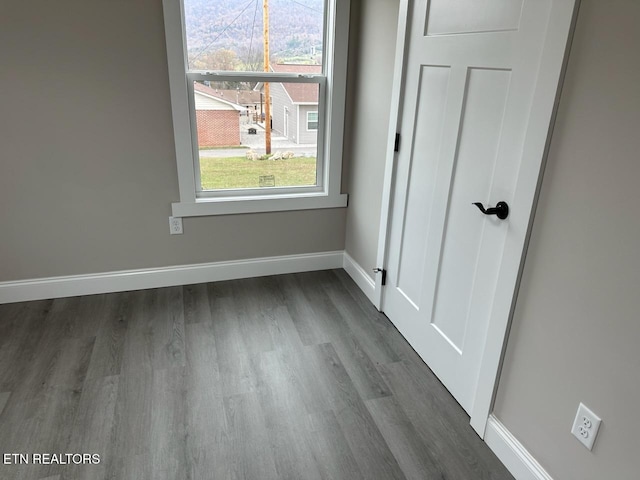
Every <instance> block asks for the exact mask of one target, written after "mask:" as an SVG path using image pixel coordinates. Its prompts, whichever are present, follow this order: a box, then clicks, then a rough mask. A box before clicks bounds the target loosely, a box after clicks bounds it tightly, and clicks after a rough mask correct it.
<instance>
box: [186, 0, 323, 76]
mask: <svg viewBox="0 0 640 480" xmlns="http://www.w3.org/2000/svg"><path fill="white" fill-rule="evenodd" d="M264 3H266V5H267V8H266V10H267V12H268V20H269V21H268V23H267V25H268V38H269V42H268V46H269V59H270V64H271V65H275V64H288V65H321V64H322V57H323V55H322V53H323V43H324V34H323V33H324V17H325V15H324V13H325V12H324V8H325V7H324V6H325V2H324V0H268V2H264ZM184 10H185V27H186V40H187V55H188V68H189V70H223V71H249V72H251V71H253V72H264V71H265V68H264V38H265V33H266V32H265V28H264V25H265V22H264V18H265V15H264V12H265V8H264V4H263V0H249V1H229V0H184ZM292 71H296V70H295V68H293V70H292ZM300 73H304V71H302V72H300Z"/></svg>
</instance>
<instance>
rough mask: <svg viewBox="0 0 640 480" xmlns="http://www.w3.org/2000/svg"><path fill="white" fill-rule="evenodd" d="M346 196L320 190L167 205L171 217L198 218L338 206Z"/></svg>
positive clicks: (208, 199) (344, 205)
mask: <svg viewBox="0 0 640 480" xmlns="http://www.w3.org/2000/svg"><path fill="white" fill-rule="evenodd" d="M348 197H349V196H348V195H347V194H346V193H341V194H337V195H327V194H326V193H324V192H320V193H311V194H303V195H300V194H297V195H291V194H289V195H269V196H252V197H234V198H231V197H225V198H198V199H196V201H195V202H177V203H173V204H172V205H171V207H172V214H173V216H174V217H202V216H210V215H234V214H242V213H263V212H283V211H289V210H312V209H321V208H342V207H346V206H347V200H348Z"/></svg>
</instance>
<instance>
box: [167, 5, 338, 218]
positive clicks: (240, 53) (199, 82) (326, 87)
mask: <svg viewBox="0 0 640 480" xmlns="http://www.w3.org/2000/svg"><path fill="white" fill-rule="evenodd" d="M163 6H164V16H165V31H166V39H167V59H168V64H169V80H170V87H171V105H172V114H173V125H174V137H175V145H176V158H177V166H178V181H179V187H180V201H179V202H177V203H174V204H173V215H174V216H197V215H216V214H229V213H248V212H265V211H277V210H298V209H308V208H331V207H344V206H346V195H344V194H341V193H340V174H341V169H342V166H341V163H342V151H341V149H342V135H343V132H342V130H343V126H344V100H345V88H346V87H345V84H346V53H347V52H346V48H347V39H348V23H349V2H348V1H343V0H295V1H294V0H249V1H247V2H229V1H227V0H163ZM267 40H268V41H267ZM265 45H267V46H265ZM265 59H268V60H265ZM265 66H266V68H265ZM266 99H269V100H268V101H267V100H266ZM285 112H286V113H285ZM305 122H306V125H305Z"/></svg>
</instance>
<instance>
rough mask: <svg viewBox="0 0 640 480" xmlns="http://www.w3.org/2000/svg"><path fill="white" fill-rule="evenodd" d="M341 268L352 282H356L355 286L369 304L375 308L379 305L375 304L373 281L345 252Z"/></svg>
mask: <svg viewBox="0 0 640 480" xmlns="http://www.w3.org/2000/svg"><path fill="white" fill-rule="evenodd" d="M342 268H344V269H345V271H346V272H347V273H348V274H349V276H350V277H351V278H352V279H353V281H354V282H356V285H358V287H360V290H362V291H363V292H364V294H365V295H366V296H367V298H368V299H369V300H370V301H371V303H373V304H374V305H375V306H376V308H377V307H378V306H379V305H377V304H376V302H377V300H376V284H375V283H374V281H373V279H372V278H371V277H370V276H369V275H367V272H366V271H365V269H364V268H362V267H361V266H360V265H359V264H358V263H357V262H356V261H355V260H354V259H353V258H352V257H351V255H349V254H348V253H347V252H344V262H343V263H342Z"/></svg>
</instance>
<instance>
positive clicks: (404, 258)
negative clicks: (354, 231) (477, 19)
mask: <svg viewBox="0 0 640 480" xmlns="http://www.w3.org/2000/svg"><path fill="white" fill-rule="evenodd" d="M419 75H420V86H419V90H420V92H422V95H420V96H419V98H418V101H417V103H416V108H415V114H416V131H418V132H421V135H417V136H416V137H415V141H414V144H413V147H412V148H413V150H414V152H416V153H415V154H416V155H418V156H428V157H433V158H435V157H437V156H438V153H439V151H440V146H441V142H442V132H443V126H444V121H443V119H444V114H445V107H446V103H447V91H448V88H449V76H450V69H449V68H445V67H430V66H424V67H423V68H422V69H421V71H420V74H419ZM437 167H438V165H437V163H430V162H411V167H410V172H409V188H408V193H407V205H406V216H405V222H404V228H403V233H402V238H403V239H404V240H403V241H402V251H401V255H400V260H399V262H400V265H399V268H398V289H399V290H400V291H401V292H402V294H403V295H404V296H405V297H406V298H407V300H408V301H409V302H411V303H412V304H413V305H414V306H415V308H418V307H417V305H419V304H420V303H421V302H420V295H421V292H422V287H423V280H424V272H425V269H424V262H425V249H424V245H425V243H426V240H427V233H428V231H429V215H426V214H425V213H428V212H425V208H424V206H425V205H428V204H430V203H431V202H432V200H433V194H434V187H435V178H436V173H437Z"/></svg>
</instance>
